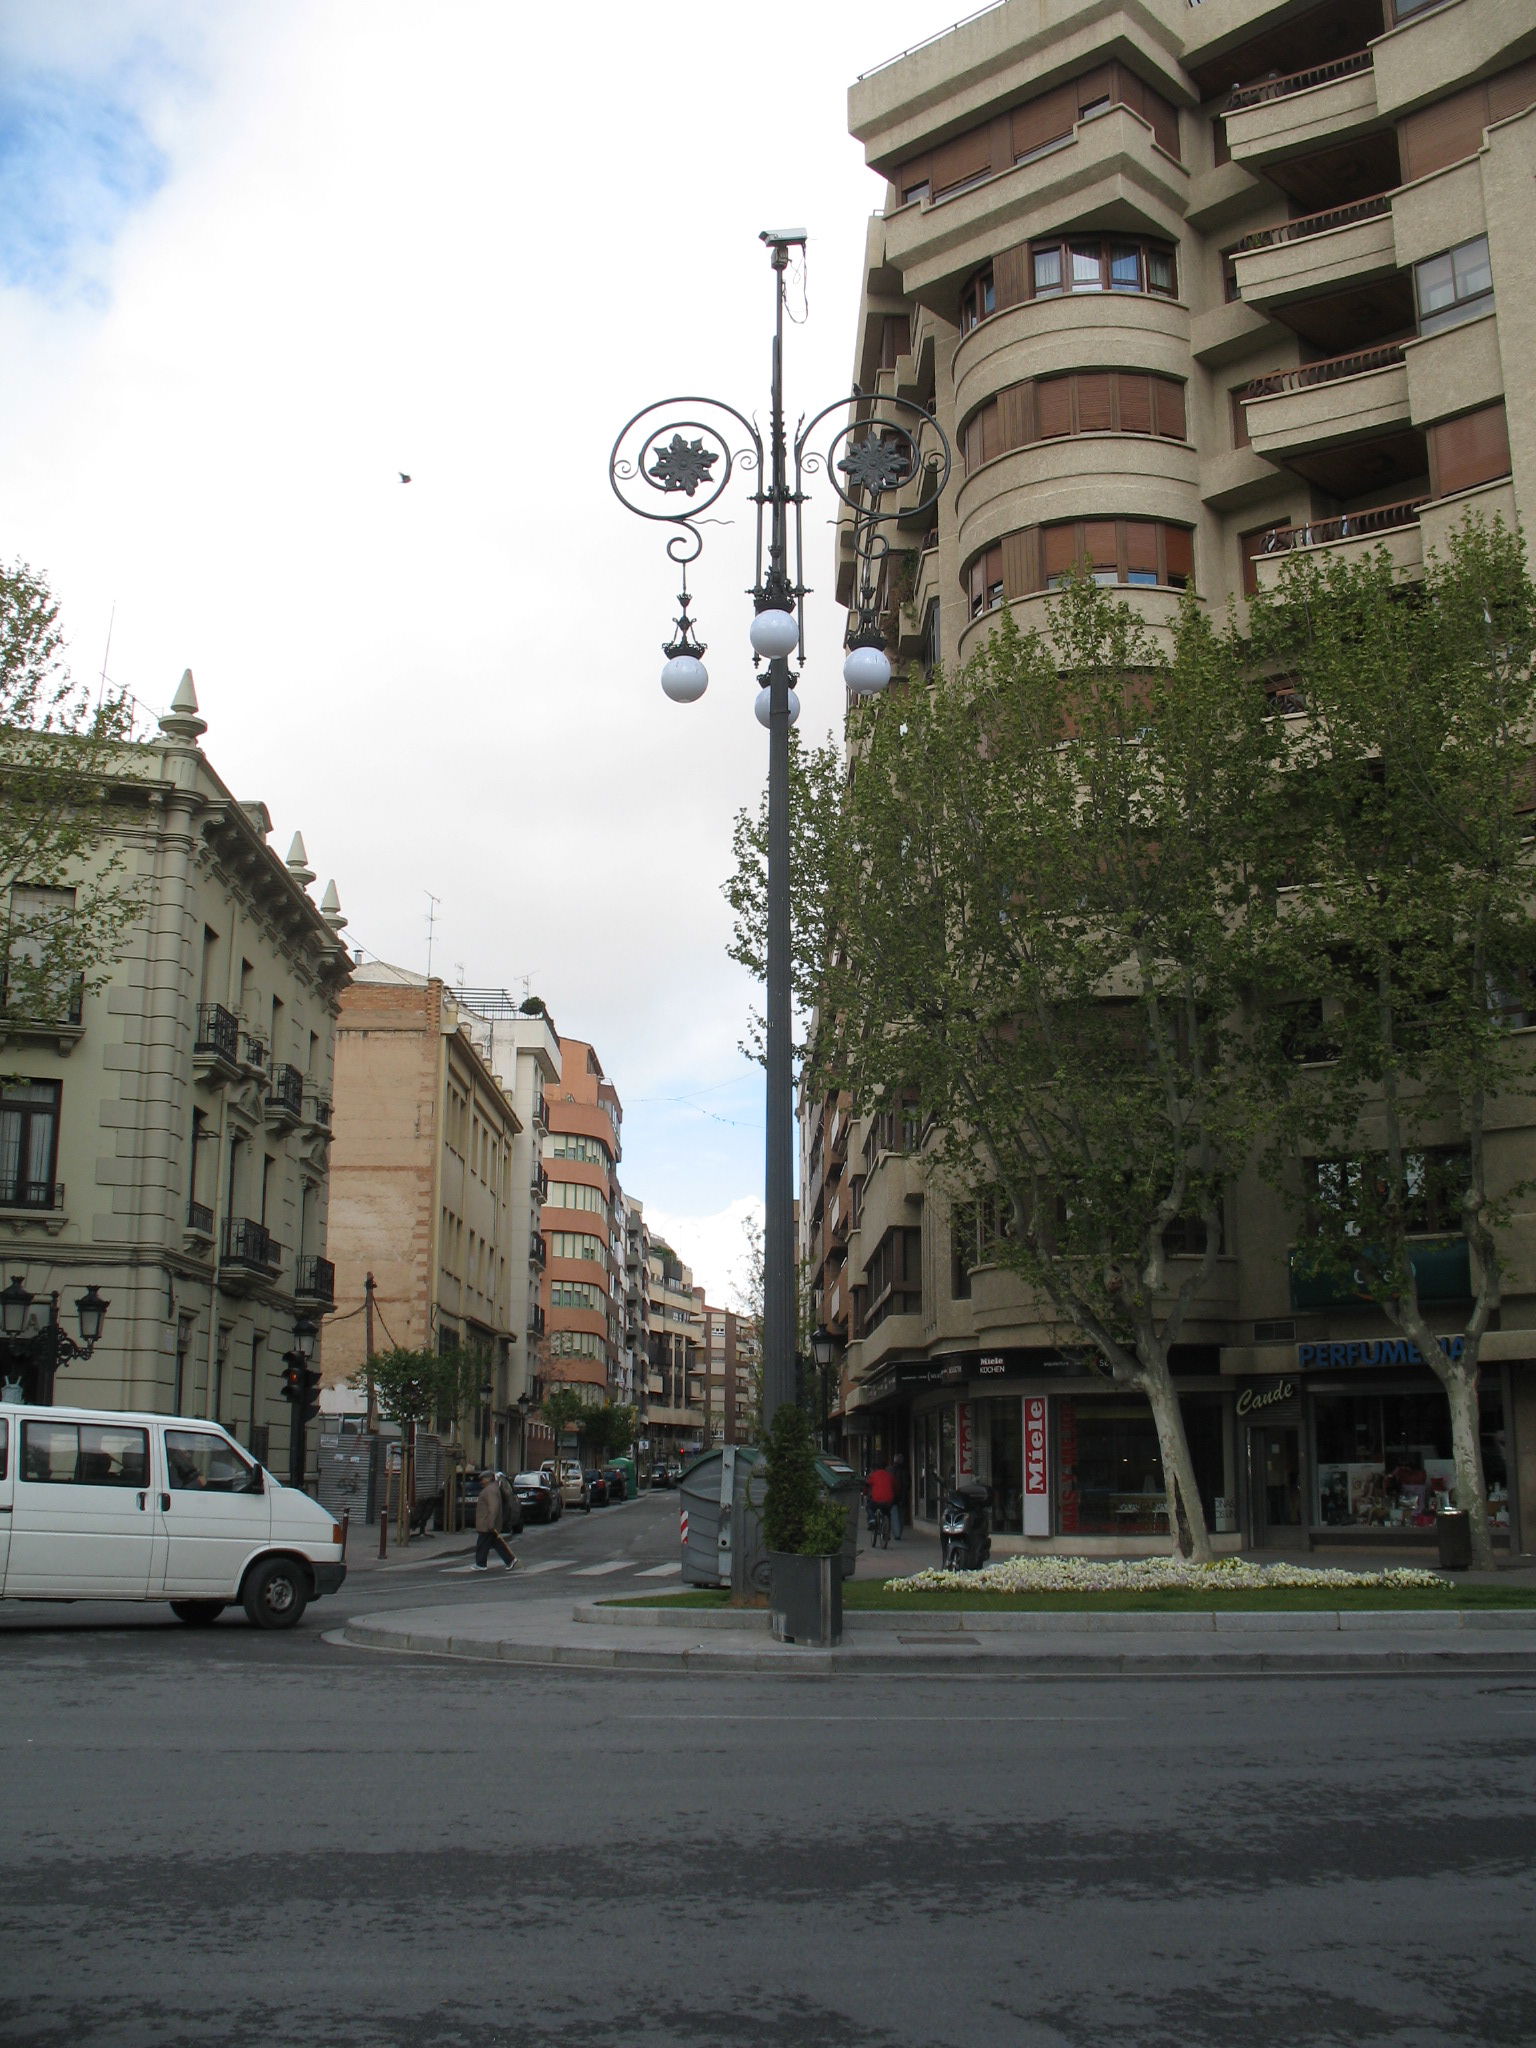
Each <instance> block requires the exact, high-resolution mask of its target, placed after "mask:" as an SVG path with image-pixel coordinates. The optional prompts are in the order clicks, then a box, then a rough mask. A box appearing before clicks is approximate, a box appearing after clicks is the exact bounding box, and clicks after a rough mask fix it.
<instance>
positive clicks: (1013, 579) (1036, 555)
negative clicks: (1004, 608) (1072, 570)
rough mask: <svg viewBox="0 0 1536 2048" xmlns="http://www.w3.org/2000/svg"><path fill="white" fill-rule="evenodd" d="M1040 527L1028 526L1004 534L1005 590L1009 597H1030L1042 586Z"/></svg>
mask: <svg viewBox="0 0 1536 2048" xmlns="http://www.w3.org/2000/svg"><path fill="white" fill-rule="evenodd" d="M1040 583H1041V577H1040V529H1039V527H1038V526H1026V527H1024V528H1023V529H1022V530H1021V531H1020V532H1018V533H1005V534H1004V535H1003V590H1004V592H1005V594H1006V595H1007V596H1009V597H1028V596H1029V595H1030V594H1031V593H1032V592H1033V591H1036V590H1038V589H1039V588H1040Z"/></svg>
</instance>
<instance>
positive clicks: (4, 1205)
mask: <svg viewBox="0 0 1536 2048" xmlns="http://www.w3.org/2000/svg"><path fill="white" fill-rule="evenodd" d="M63 1206H64V1183H63V1181H61V1180H4V1181H0V1209H62V1208H63Z"/></svg>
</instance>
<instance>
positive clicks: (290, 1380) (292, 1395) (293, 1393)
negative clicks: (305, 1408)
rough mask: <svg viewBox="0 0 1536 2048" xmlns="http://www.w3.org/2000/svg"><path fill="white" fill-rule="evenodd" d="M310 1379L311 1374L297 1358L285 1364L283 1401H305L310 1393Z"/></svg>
mask: <svg viewBox="0 0 1536 2048" xmlns="http://www.w3.org/2000/svg"><path fill="white" fill-rule="evenodd" d="M318 1377H319V1375H318V1374H316V1378H317V1379H318ZM308 1379H309V1374H308V1373H307V1372H306V1371H305V1370H304V1367H303V1365H302V1364H301V1363H300V1362H299V1360H298V1359H296V1358H295V1359H293V1360H292V1361H291V1362H289V1363H287V1364H285V1365H284V1367H283V1385H282V1395H283V1399H284V1400H285V1401H302V1400H304V1399H305V1398H306V1396H307V1394H308V1392H309V1389H308V1386H307V1384H306V1382H307V1381H308ZM305 1420H306V1421H307V1420H308V1417H307V1416H306V1417H305Z"/></svg>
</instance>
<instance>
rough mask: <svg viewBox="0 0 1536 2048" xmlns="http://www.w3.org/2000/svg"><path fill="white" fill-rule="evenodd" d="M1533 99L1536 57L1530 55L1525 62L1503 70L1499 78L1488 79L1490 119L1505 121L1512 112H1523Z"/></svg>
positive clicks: (1534, 98) (1534, 95) (1535, 91)
mask: <svg viewBox="0 0 1536 2048" xmlns="http://www.w3.org/2000/svg"><path fill="white" fill-rule="evenodd" d="M1532 100H1536V58H1531V57H1528V58H1527V59H1526V61H1525V62H1524V63H1523V64H1516V65H1514V66H1513V67H1512V68H1511V69H1510V70H1508V71H1501V72H1500V73H1499V75H1498V77H1497V78H1490V79H1489V81H1488V118H1489V120H1490V121H1504V120H1507V119H1508V117H1509V116H1510V115H1511V114H1519V113H1522V112H1523V111H1524V110H1525V108H1527V107H1528V106H1529V105H1530V104H1531V102H1532Z"/></svg>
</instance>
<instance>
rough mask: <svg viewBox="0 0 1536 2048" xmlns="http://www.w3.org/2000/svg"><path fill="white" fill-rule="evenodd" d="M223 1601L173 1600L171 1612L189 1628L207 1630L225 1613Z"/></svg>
mask: <svg viewBox="0 0 1536 2048" xmlns="http://www.w3.org/2000/svg"><path fill="white" fill-rule="evenodd" d="M225 1605H226V1602H224V1601H223V1600H173V1601H172V1602H171V1612H172V1614H174V1615H175V1617H176V1619H177V1620H178V1621H184V1622H185V1623H186V1624H187V1627H188V1628H207V1627H208V1626H209V1624H210V1623H212V1622H215V1621H217V1620H218V1618H219V1616H220V1615H221V1614H222V1613H223V1612H224V1608H225Z"/></svg>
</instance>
